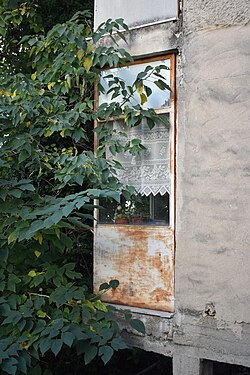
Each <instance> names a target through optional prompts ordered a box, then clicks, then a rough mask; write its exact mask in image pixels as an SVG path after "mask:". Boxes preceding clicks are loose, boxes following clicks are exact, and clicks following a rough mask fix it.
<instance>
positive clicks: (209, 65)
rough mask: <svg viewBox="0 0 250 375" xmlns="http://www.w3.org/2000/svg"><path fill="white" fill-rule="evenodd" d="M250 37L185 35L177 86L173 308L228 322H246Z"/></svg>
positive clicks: (239, 31) (243, 32)
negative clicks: (210, 311) (211, 310)
mask: <svg viewBox="0 0 250 375" xmlns="http://www.w3.org/2000/svg"><path fill="white" fill-rule="evenodd" d="M249 36H250V25H248V26H233V27H230V28H227V29H217V30H212V31H211V30H209V31H205V30H202V31H199V32H195V33H194V34H190V35H189V36H187V37H186V38H185V42H184V46H183V51H182V53H183V55H184V56H185V61H184V62H183V66H182V69H183V70H182V73H183V80H182V84H181V86H180V88H179V131H178V162H177V165H178V172H177V173H178V185H177V186H178V188H177V192H178V195H177V206H178V209H177V228H176V229H177V236H176V238H177V248H176V307H177V308H180V307H183V306H185V307H188V308H191V309H192V308H193V309H195V310H203V309H205V305H206V304H207V303H209V302H213V304H214V305H215V310H216V317H217V318H218V319H221V320H225V321H232V322H234V321H237V322H241V321H245V322H250V314H249V304H247V303H246V302H247V301H248V303H250V300H249V299H250V294H249V290H248V288H247V287H246V286H247V285H249V284H250V274H249V268H250V256H249V243H250V233H249V220H250V210H249V208H250V206H249V197H250V181H249V177H250V176H249V156H250V155H249V118H250V108H249V104H250V103H249V100H250V63H249V57H250V42H249ZM189 266H190V267H191V268H189ZM187 268H188V269H189V270H190V272H188V273H187V272H186V269H187Z"/></svg>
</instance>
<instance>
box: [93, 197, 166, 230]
mask: <svg viewBox="0 0 250 375" xmlns="http://www.w3.org/2000/svg"><path fill="white" fill-rule="evenodd" d="M100 205H101V206H102V208H101V209H100V210H99V223H102V224H130V225H169V194H168V193H166V194H164V195H160V194H157V195H156V196H153V195H152V194H150V195H149V196H148V197H147V196H145V195H144V196H142V195H140V194H139V195H138V196H136V197H135V198H134V199H133V200H132V201H127V200H125V199H124V197H122V198H121V203H120V204H117V202H115V201H112V200H111V201H110V200H101V201H100Z"/></svg>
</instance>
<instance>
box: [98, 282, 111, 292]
mask: <svg viewBox="0 0 250 375" xmlns="http://www.w3.org/2000/svg"><path fill="white" fill-rule="evenodd" d="M109 288H110V285H109V284H108V283H103V284H101V285H100V287H99V291H102V290H106V289H109Z"/></svg>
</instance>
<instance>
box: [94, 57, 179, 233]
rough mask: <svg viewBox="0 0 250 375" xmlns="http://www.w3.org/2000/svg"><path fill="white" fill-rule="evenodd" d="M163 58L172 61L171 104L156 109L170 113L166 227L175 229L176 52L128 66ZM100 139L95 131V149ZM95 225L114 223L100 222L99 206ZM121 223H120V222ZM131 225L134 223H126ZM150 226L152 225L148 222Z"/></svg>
mask: <svg viewBox="0 0 250 375" xmlns="http://www.w3.org/2000/svg"><path fill="white" fill-rule="evenodd" d="M162 60H169V61H170V88H171V91H170V105H169V107H167V108H162V109H155V112H156V113H157V114H168V113H169V143H170V144H169V153H170V158H169V159H170V165H169V173H170V194H169V225H166V226H165V227H167V228H171V229H174V228H175V222H176V214H175V210H176V162H175V159H176V106H177V98H176V54H175V53H168V54H161V55H157V56H151V57H145V58H135V59H134V61H132V62H129V63H128V66H132V65H140V64H144V63H151V62H155V61H157V62H159V65H160V63H161V61H162ZM103 70H112V68H109V67H108V68H105V67H104V68H103ZM94 97H95V100H94V103H95V108H97V107H98V102H99V92H98V86H97V85H95V92H94ZM113 119H114V118H112V117H110V118H109V121H112V120H113ZM97 124H98V121H94V127H96V126H97ZM97 145H98V139H97V134H96V133H94V150H96V149H97ZM98 203H99V202H98V200H95V204H96V205H98ZM94 219H95V220H94V227H96V226H97V225H106V226H108V225H113V224H110V223H105V224H104V223H99V210H98V209H97V208H95V209H94ZM118 225H119V224H118ZM126 225H131V226H133V224H126ZM147 226H148V227H150V226H151V225H150V224H149V225H148V224H147Z"/></svg>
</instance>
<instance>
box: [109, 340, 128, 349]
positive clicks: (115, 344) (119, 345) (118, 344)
mask: <svg viewBox="0 0 250 375" xmlns="http://www.w3.org/2000/svg"><path fill="white" fill-rule="evenodd" d="M111 346H112V348H113V349H114V350H120V349H128V345H127V344H126V343H125V341H124V340H123V339H122V338H120V337H115V338H114V339H113V340H112V341H111Z"/></svg>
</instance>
